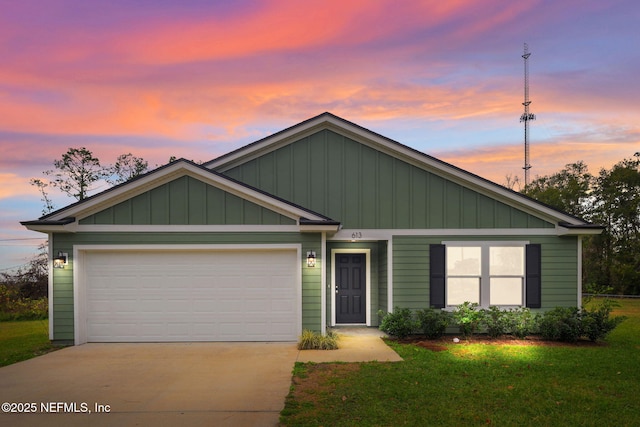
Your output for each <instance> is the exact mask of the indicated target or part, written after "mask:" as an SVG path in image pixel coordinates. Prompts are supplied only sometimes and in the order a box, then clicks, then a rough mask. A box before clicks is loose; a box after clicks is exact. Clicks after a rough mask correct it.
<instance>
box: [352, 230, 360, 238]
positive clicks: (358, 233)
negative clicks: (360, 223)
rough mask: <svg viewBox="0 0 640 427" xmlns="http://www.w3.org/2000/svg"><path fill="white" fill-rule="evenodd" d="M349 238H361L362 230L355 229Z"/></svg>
mask: <svg viewBox="0 0 640 427" xmlns="http://www.w3.org/2000/svg"><path fill="white" fill-rule="evenodd" d="M351 238H352V239H362V232H361V231H355V232H353V233H351Z"/></svg>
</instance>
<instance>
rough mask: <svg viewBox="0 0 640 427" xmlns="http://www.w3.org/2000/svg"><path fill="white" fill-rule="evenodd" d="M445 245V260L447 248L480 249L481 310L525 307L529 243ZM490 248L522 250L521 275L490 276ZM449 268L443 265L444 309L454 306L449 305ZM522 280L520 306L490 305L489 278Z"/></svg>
mask: <svg viewBox="0 0 640 427" xmlns="http://www.w3.org/2000/svg"><path fill="white" fill-rule="evenodd" d="M442 244H443V245H445V253H446V254H447V255H446V256H445V258H447V256H448V248H449V247H479V248H480V276H479V279H480V284H479V287H480V289H479V291H480V302H479V306H480V307H482V308H487V307H489V306H491V305H495V306H498V307H501V308H507V309H508V308H517V307H524V306H525V305H526V245H528V244H529V241H500V240H495V241H468V240H467V241H459V240H455V241H444V242H442ZM492 247H521V248H523V255H522V266H523V269H522V275H521V276H520V275H513V274H506V275H505V274H494V275H492V274H491V272H490V264H491V257H490V250H491V248H492ZM449 277H450V276H449V268H448V266H447V265H445V309H453V308H455V307H456V305H453V304H449V303H448V300H449ZM460 277H462V276H460V275H455V274H453V275H451V278H452V279H453V278H460ZM467 277H469V278H472V277H477V276H467ZM492 277H496V278H516V277H521V278H522V288H521V292H522V293H521V295H522V300H521V303H520V304H490V301H491V287H490V285H491V278H492Z"/></svg>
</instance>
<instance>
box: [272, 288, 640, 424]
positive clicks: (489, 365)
mask: <svg viewBox="0 0 640 427" xmlns="http://www.w3.org/2000/svg"><path fill="white" fill-rule="evenodd" d="M620 303H621V307H620V308H619V309H617V310H616V312H615V314H623V315H625V316H628V317H629V318H628V319H627V320H626V321H625V322H623V323H622V324H621V325H620V326H618V328H617V329H616V330H614V331H613V332H612V333H611V335H610V336H609V337H608V339H607V341H606V344H599V345H569V346H516V345H502V346H500V345H487V344H465V343H463V344H453V343H451V344H449V345H447V350H445V351H438V352H436V351H432V350H428V349H424V348H421V347H417V346H413V345H407V344H405V345H400V344H392V346H393V348H394V349H395V350H396V351H397V352H398V353H399V354H400V355H401V356H402V357H403V358H404V359H405V362H400V363H359V364H300V363H299V364H296V367H295V370H294V378H293V386H292V391H291V393H290V395H289V396H288V398H287V402H286V405H285V408H284V410H283V411H282V413H281V421H282V423H283V425H287V426H321V425H322V426H399V425H408V426H418V425H429V426H437V425H440V426H469V425H471V426H473V425H488V424H490V425H498V426H514V425H518V426H520V425H543V426H546V425H548V426H578V425H579V426H601V425H616V426H637V425H638V422H639V421H638V420H640V404H639V403H638V402H640V400H638V399H639V398H638V396H640V300H620Z"/></svg>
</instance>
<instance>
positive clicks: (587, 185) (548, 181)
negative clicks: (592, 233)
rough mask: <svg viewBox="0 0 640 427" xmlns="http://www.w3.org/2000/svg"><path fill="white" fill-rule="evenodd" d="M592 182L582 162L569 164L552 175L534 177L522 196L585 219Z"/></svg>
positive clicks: (588, 212) (588, 211) (588, 208)
mask: <svg viewBox="0 0 640 427" xmlns="http://www.w3.org/2000/svg"><path fill="white" fill-rule="evenodd" d="M593 180H594V177H593V176H592V175H591V174H590V173H589V172H588V170H587V165H586V164H584V162H582V161H579V162H576V163H569V164H567V165H565V167H564V169H562V170H561V171H559V172H556V173H555V174H553V175H549V176H542V177H536V179H535V180H534V181H533V182H531V183H530V184H529V185H527V186H526V188H525V189H524V194H526V195H527V196H529V197H532V198H534V199H536V200H538V201H540V202H543V203H545V204H547V205H549V206H552V207H554V208H556V209H560V210H562V211H564V212H567V213H569V214H571V215H574V216H577V217H581V218H582V217H587V216H589V214H590V207H591V200H590V199H591V197H592V196H591V194H590V190H591V187H592V184H593Z"/></svg>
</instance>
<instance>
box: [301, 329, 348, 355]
mask: <svg viewBox="0 0 640 427" xmlns="http://www.w3.org/2000/svg"><path fill="white" fill-rule="evenodd" d="M337 348H338V334H336V333H335V332H333V331H329V332H327V334H326V335H322V334H320V333H318V332H315V331H311V330H309V329H305V330H303V331H302V335H300V338H299V340H298V350H336V349H337Z"/></svg>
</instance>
